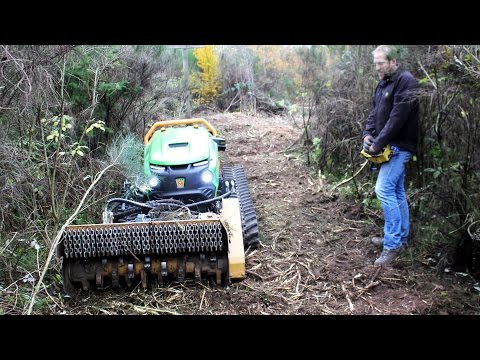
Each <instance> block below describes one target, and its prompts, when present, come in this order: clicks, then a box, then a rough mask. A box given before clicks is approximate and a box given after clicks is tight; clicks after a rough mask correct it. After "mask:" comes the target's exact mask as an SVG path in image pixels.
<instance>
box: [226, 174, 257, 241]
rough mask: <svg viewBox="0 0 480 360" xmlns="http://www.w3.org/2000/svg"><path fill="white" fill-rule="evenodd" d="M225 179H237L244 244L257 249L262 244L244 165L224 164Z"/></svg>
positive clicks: (236, 185)
mask: <svg viewBox="0 0 480 360" xmlns="http://www.w3.org/2000/svg"><path fill="white" fill-rule="evenodd" d="M223 179H224V180H234V181H235V187H236V189H237V196H238V199H239V203H240V215H241V217H242V227H243V245H244V246H245V248H247V247H251V248H252V249H256V248H258V246H259V245H260V238H259V232H258V221H257V214H256V212H255V208H254V207H253V202H252V197H251V195H250V190H249V188H248V183H247V177H246V175H245V170H244V169H243V166H240V165H236V166H224V167H223Z"/></svg>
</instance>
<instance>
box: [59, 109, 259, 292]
mask: <svg viewBox="0 0 480 360" xmlns="http://www.w3.org/2000/svg"><path fill="white" fill-rule="evenodd" d="M144 145H145V148H144V175H145V178H146V179H147V180H148V183H147V182H146V183H145V184H134V185H132V184H131V183H129V182H125V183H124V188H123V190H122V195H121V196H119V197H115V198H112V199H109V200H108V201H107V203H106V206H105V209H104V211H103V214H102V220H103V223H102V224H89V225H71V226H68V227H67V228H66V229H65V231H64V233H63V235H62V239H61V241H60V243H59V245H58V248H57V256H58V257H61V258H62V277H63V285H64V289H65V292H66V293H67V294H69V295H73V294H75V293H76V292H78V291H79V290H80V289H83V290H89V289H98V288H105V287H108V286H112V287H123V286H128V287H131V286H133V285H136V284H139V283H141V285H142V286H143V287H144V288H146V287H148V286H149V285H154V284H156V285H162V284H164V283H166V282H188V281H191V282H201V281H210V282H213V283H214V284H217V285H221V286H225V285H228V284H230V283H231V282H232V281H239V280H242V279H244V278H245V252H244V251H245V249H246V248H248V247H250V248H257V247H258V245H259V232H258V223H257V216H256V213H255V209H254V207H253V203H252V199H251V196H250V191H249V188H248V184H247V178H246V175H245V171H244V169H243V167H241V166H221V165H222V164H221V162H220V159H219V151H224V150H225V149H226V145H225V140H224V139H222V138H220V137H218V136H217V131H216V130H215V129H214V128H213V127H212V125H211V124H210V123H209V122H208V121H206V120H205V119H201V118H200V119H184V120H168V121H159V122H156V123H155V124H153V126H152V127H151V128H150V129H149V131H148V132H147V134H146V135H145V138H144Z"/></svg>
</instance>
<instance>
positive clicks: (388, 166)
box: [375, 148, 412, 250]
mask: <svg viewBox="0 0 480 360" xmlns="http://www.w3.org/2000/svg"><path fill="white" fill-rule="evenodd" d="M411 157H412V153H411V152H409V151H400V150H398V148H394V153H393V155H392V158H391V159H390V161H388V162H386V163H384V164H382V166H381V167H380V171H379V173H378V178H377V183H376V185H375V193H376V194H377V198H378V199H379V200H380V201H381V202H382V208H383V216H384V218H385V226H384V228H383V233H384V235H383V248H384V249H386V250H392V249H396V248H398V247H400V246H402V245H405V244H406V243H407V240H408V234H409V228H410V225H409V221H410V219H409V211H408V202H407V197H406V196H405V187H404V180H405V164H406V163H407V162H408V160H410V158H411Z"/></svg>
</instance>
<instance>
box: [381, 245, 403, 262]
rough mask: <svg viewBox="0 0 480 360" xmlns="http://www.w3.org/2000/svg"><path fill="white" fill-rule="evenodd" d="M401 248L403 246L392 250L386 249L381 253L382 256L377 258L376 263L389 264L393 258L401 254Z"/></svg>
mask: <svg viewBox="0 0 480 360" xmlns="http://www.w3.org/2000/svg"><path fill="white" fill-rule="evenodd" d="M401 250H402V247H399V248H396V249H392V250H387V249H384V250H383V251H382V253H381V254H380V257H379V258H378V259H377V260H375V263H374V265H375V266H382V265H387V264H389V263H390V262H391V261H392V260H393V259H395V258H396V257H397V256H398V255H399V254H400V252H401Z"/></svg>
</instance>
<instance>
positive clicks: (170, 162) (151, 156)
mask: <svg viewBox="0 0 480 360" xmlns="http://www.w3.org/2000/svg"><path fill="white" fill-rule="evenodd" d="M205 160H209V166H208V168H209V170H210V171H211V172H212V173H213V184H214V186H215V189H216V191H215V195H216V194H217V191H218V186H219V177H220V169H219V157H218V145H217V143H216V142H215V141H213V139H212V134H211V133H210V132H209V131H208V130H207V129H206V128H204V127H203V126H198V127H197V126H180V127H167V128H166V129H164V130H163V131H162V130H157V131H156V132H155V133H154V134H153V136H152V138H151V140H150V142H149V143H148V144H147V145H145V150H144V173H145V176H146V177H147V178H149V177H150V176H152V173H151V171H150V165H157V166H175V165H187V164H195V163H198V162H202V161H205Z"/></svg>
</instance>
